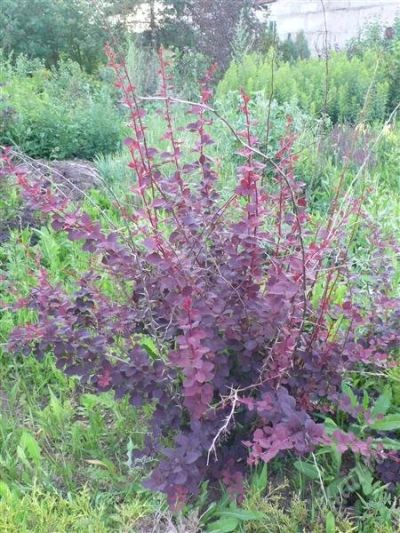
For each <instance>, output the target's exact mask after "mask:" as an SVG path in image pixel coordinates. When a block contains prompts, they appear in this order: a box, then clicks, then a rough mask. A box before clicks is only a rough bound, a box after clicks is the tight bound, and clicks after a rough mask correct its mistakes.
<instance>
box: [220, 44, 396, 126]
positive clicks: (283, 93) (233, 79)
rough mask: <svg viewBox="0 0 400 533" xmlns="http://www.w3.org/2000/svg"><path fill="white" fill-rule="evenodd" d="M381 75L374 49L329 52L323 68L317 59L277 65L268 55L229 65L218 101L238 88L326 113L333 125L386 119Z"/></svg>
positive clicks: (384, 81) (386, 87)
mask: <svg viewBox="0 0 400 533" xmlns="http://www.w3.org/2000/svg"><path fill="white" fill-rule="evenodd" d="M385 72H386V69H385V65H384V64H383V63H382V62H381V61H380V56H379V54H378V52H375V51H373V50H369V51H367V52H366V53H365V54H364V55H363V57H361V58H360V57H352V58H348V56H347V55H346V53H344V52H337V53H334V54H332V56H331V57H330V59H329V62H328V69H327V64H326V62H325V61H323V60H321V59H317V58H312V59H304V60H300V61H297V62H295V63H287V62H280V63H278V64H277V63H276V61H275V60H274V58H273V55H272V52H270V53H269V54H268V55H267V56H266V57H262V56H259V55H257V54H250V55H248V56H246V57H245V58H244V59H243V61H242V63H241V64H240V65H238V64H236V63H232V65H231V66H230V67H229V69H228V71H227V72H226V74H225V76H224V78H223V80H222V81H221V82H220V84H219V87H218V94H219V96H220V97H223V96H225V95H226V94H227V93H228V92H230V91H237V90H239V89H240V88H241V87H243V88H244V89H245V90H246V91H247V92H250V93H251V92H255V91H262V92H264V93H265V95H266V96H269V95H270V94H271V92H273V95H274V98H275V99H276V100H277V101H278V102H280V103H283V102H292V103H295V104H297V105H299V106H300V108H302V109H303V110H304V111H306V112H309V113H312V114H321V113H326V114H327V115H328V116H329V117H330V118H331V120H332V121H333V122H341V121H350V122H356V121H357V119H359V118H363V119H366V120H378V119H382V118H383V117H384V116H385V113H386V109H387V103H388V94H389V82H388V80H387V79H386V78H385ZM327 74H328V75H327ZM272 80H273V82H272Z"/></svg>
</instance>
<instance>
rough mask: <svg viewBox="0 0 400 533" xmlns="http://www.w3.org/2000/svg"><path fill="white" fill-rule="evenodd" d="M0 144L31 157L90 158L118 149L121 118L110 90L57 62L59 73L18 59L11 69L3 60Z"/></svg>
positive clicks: (71, 65) (70, 64)
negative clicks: (17, 147) (4, 118)
mask: <svg viewBox="0 0 400 533" xmlns="http://www.w3.org/2000/svg"><path fill="white" fill-rule="evenodd" d="M0 61H1V64H0V71H1V73H0V82H1V83H2V84H3V86H2V92H1V96H0V116H1V115H4V114H5V115H6V116H7V117H8V118H7V121H6V122H5V124H4V125H3V127H2V128H1V129H0V144H5V145H7V144H16V145H18V146H19V147H20V148H21V149H22V150H23V151H24V152H26V153H27V154H28V155H30V156H32V157H35V158H47V159H67V158H81V159H92V158H93V157H94V156H95V155H96V154H98V153H108V152H112V151H115V150H117V148H118V146H119V144H120V141H121V139H122V137H123V133H122V117H121V115H120V113H119V112H118V110H117V109H116V107H115V104H114V103H113V93H112V89H111V87H110V86H109V85H107V84H106V83H99V82H96V81H94V80H92V79H91V78H89V77H88V76H87V75H86V74H84V73H83V72H82V70H81V69H80V67H79V65H78V64H77V63H73V62H72V61H61V62H60V63H59V65H58V68H57V69H53V70H47V69H45V67H44V65H43V63H41V62H38V61H33V62H30V61H28V60H27V59H26V58H24V57H23V56H20V57H19V58H18V59H17V61H16V64H15V66H12V65H11V64H10V63H9V62H8V61H6V60H4V58H3V59H2V60H1V58H0Z"/></svg>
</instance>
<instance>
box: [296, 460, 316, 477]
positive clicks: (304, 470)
mask: <svg viewBox="0 0 400 533" xmlns="http://www.w3.org/2000/svg"><path fill="white" fill-rule="evenodd" d="M294 467H295V469H296V470H298V471H299V472H300V473H301V474H303V475H305V476H306V477H309V478H311V479H319V474H318V470H317V468H316V466H315V465H312V464H310V463H306V462H304V461H295V463H294Z"/></svg>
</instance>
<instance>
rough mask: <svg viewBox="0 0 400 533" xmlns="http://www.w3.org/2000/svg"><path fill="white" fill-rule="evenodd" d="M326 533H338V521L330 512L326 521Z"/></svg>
mask: <svg viewBox="0 0 400 533" xmlns="http://www.w3.org/2000/svg"><path fill="white" fill-rule="evenodd" d="M325 531H326V533H335V532H336V521H335V516H334V514H333V513H332V511H329V512H328V514H327V515H326V519H325Z"/></svg>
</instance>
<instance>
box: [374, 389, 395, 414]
mask: <svg viewBox="0 0 400 533" xmlns="http://www.w3.org/2000/svg"><path fill="white" fill-rule="evenodd" d="M391 404H392V388H391V387H389V386H388V387H385V389H384V391H383V393H382V394H381V395H380V396H379V398H378V399H377V400H376V402H375V405H374V407H373V408H372V410H371V412H372V415H373V416H377V415H385V414H386V413H387V412H388V410H389V408H390V406H391Z"/></svg>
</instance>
